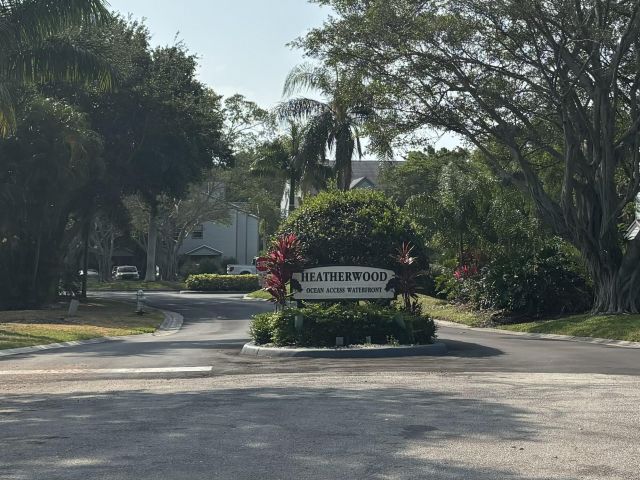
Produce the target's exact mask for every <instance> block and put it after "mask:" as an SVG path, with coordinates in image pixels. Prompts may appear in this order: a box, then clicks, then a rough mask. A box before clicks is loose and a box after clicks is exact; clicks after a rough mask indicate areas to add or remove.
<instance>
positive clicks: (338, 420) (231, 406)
mask: <svg viewBox="0 0 640 480" xmlns="http://www.w3.org/2000/svg"><path fill="white" fill-rule="evenodd" d="M1 404H2V410H1V411H0V429H1V430H2V432H3V435H2V437H1V438H0V464H2V466H3V472H4V475H7V477H6V478H11V479H15V480H22V479H47V480H53V479H64V480H74V479H82V480H84V479H87V478H108V479H114V480H118V479H130V478H136V479H140V480H144V479H158V478H163V479H174V478H175V479H212V478H216V479H249V478H262V479H282V478H327V479H337V478H362V479H383V478H384V479H386V478H393V479H399V480H408V479H423V478H429V479H445V480H454V479H455V480H458V479H465V478H468V479H474V480H475V479H479V480H481V479H491V480H494V479H505V478H522V476H521V472H519V471H513V470H512V467H509V465H511V466H513V465H514V464H513V462H512V461H511V462H510V461H504V460H505V459H504V458H503V457H505V456H507V457H516V458H517V455H519V452H518V450H513V449H510V447H509V446H510V445H514V444H516V445H517V444H519V443H522V442H529V445H531V444H532V443H537V442H539V441H540V440H539V438H538V436H537V434H536V431H535V430H534V427H533V425H532V423H531V422H530V418H531V415H532V413H531V412H528V411H526V410H523V409H518V408H514V407H512V406H510V405H507V404H506V403H501V402H499V401H497V400H496V401H487V400H478V399H470V398H464V397H461V396H459V395H456V394H451V393H442V392H438V391H434V390H430V389H428V388H425V389H420V390H417V389H408V388H387V387H385V388H372V389H363V388H362V387H358V388H350V387H348V386H346V387H343V388H315V387H311V388H310V387H296V386H292V387H286V388H284V387H283V388H274V387H268V388H213V389H207V388H204V387H200V388H196V389H191V390H187V391H181V392H178V393H171V392H167V391H165V390H163V389H157V390H153V391H136V390H134V391H118V392H109V393H99V394H94V393H91V392H86V393H82V392H80V393H74V394H59V395H11V396H5V397H4V398H2V401H1ZM467 446H468V447H470V449H469V450H467ZM471 447H473V448H471ZM478 448H480V449H481V450H480V457H478ZM452 449H454V450H452ZM474 449H475V450H474ZM452 452H454V453H452ZM492 455H493V458H494V461H493V462H492V463H491V465H493V466H487V463H486V462H481V461H480V460H482V459H486V457H487V456H492ZM509 460H513V458H510V459H509ZM481 463H482V465H481ZM501 465H502V466H501ZM516 465H517V463H516ZM547 473H548V471H547ZM526 478H528V479H530V480H536V479H539V480H541V479H543V478H548V476H545V475H544V474H540V476H527V477H526ZM554 478H569V477H554Z"/></svg>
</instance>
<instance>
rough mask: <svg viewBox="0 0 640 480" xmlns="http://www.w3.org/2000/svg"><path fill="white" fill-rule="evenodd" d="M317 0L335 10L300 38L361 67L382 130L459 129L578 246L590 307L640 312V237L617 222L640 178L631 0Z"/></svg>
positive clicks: (638, 73)
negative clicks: (592, 293) (549, 177)
mask: <svg viewBox="0 0 640 480" xmlns="http://www.w3.org/2000/svg"><path fill="white" fill-rule="evenodd" d="M320 3H323V4H328V5H331V6H333V7H334V8H335V10H336V15H335V16H334V17H333V18H332V19H331V20H330V21H328V22H327V23H326V24H325V25H324V26H323V27H322V28H320V29H317V30H314V31H312V32H311V33H310V34H309V35H308V36H307V37H306V38H304V39H302V40H300V42H299V45H301V46H303V47H304V48H306V50H307V53H309V54H311V55H317V56H319V57H321V58H323V59H325V60H327V61H329V62H331V63H332V64H338V65H342V66H343V68H351V69H353V70H354V71H355V72H357V73H358V74H361V75H363V76H365V77H366V80H367V83H368V85H369V87H370V90H371V92H372V95H373V96H374V97H375V100H374V103H375V106H376V107H377V108H378V109H379V111H381V112H384V114H385V116H386V119H387V122H386V126H387V127H388V128H387V132H391V133H407V132H413V131H416V130H418V131H419V129H421V128H423V127H438V128H442V129H445V130H449V131H453V132H456V133H458V134H460V135H462V136H464V137H465V138H466V139H467V140H468V141H469V142H471V143H472V144H473V145H475V146H476V147H477V148H478V149H479V150H480V151H482V152H483V154H484V157H485V160H486V162H487V164H488V165H489V166H490V167H491V169H492V170H493V171H494V173H495V174H497V175H498V176H499V177H501V178H502V179H503V180H505V181H507V182H509V183H511V184H513V185H515V186H516V187H517V188H519V189H520V190H521V191H523V192H525V193H526V194H527V195H529V196H530V198H531V199H532V200H533V202H534V204H535V207H536V209H537V212H538V214H539V215H540V217H541V218H542V219H543V220H544V221H545V222H546V223H547V224H548V225H549V226H550V227H551V228H552V229H553V231H554V232H555V233H556V234H557V235H560V236H561V237H563V238H565V239H566V240H568V241H569V242H571V243H572V244H573V245H575V246H576V247H577V248H578V250H579V251H580V252H581V254H582V256H583V257H584V259H585V261H586V262H587V264H588V267H589V271H590V274H591V277H592V279H593V282H594V284H595V290H596V303H595V307H594V308H595V310H596V311H599V312H611V313H619V312H638V311H639V309H640V270H639V269H638V264H639V262H640V236H638V237H637V238H636V239H635V240H631V241H625V240H624V238H623V233H622V232H621V231H620V229H619V227H618V223H619V221H620V219H621V216H622V214H623V211H624V209H625V208H628V207H627V205H628V204H629V203H630V202H633V201H634V199H635V198H636V195H637V194H638V191H639V186H640V135H639V132H640V95H639V93H640V68H639V67H640V60H639V59H640V42H638V37H639V36H640V2H638V1H626V0H612V1H601V0H593V1H585V2H576V1H569V0H559V1H553V2H552V1H548V0H532V1H528V2H521V1H518V0H495V1H492V2H486V1H483V0H455V1H452V0H451V1H443V2H439V1H438V2H436V1H423V0H403V1H393V2H388V1H384V0H366V1H365V0H320ZM381 131H383V129H381ZM550 169H558V170H560V172H561V177H562V180H561V188H560V189H559V192H557V193H556V191H557V190H556V188H555V186H554V185H552V184H549V183H547V182H546V181H545V176H544V175H545V172H547V171H549V170H550Z"/></svg>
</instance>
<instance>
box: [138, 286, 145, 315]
mask: <svg viewBox="0 0 640 480" xmlns="http://www.w3.org/2000/svg"><path fill="white" fill-rule="evenodd" d="M136 313H137V314H138V315H142V314H144V291H143V290H138V292H137V293H136Z"/></svg>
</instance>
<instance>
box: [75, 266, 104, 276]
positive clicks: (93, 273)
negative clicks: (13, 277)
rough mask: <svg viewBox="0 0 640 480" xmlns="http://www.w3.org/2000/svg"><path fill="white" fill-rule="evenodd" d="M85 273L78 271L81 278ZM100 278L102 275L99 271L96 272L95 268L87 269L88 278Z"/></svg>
mask: <svg viewBox="0 0 640 480" xmlns="http://www.w3.org/2000/svg"><path fill="white" fill-rule="evenodd" d="M83 273H84V272H83V271H82V270H79V271H78V275H80V276H82V275H83ZM99 276H100V273H99V272H98V271H97V270H95V269H93V268H87V278H92V277H93V278H96V277H99Z"/></svg>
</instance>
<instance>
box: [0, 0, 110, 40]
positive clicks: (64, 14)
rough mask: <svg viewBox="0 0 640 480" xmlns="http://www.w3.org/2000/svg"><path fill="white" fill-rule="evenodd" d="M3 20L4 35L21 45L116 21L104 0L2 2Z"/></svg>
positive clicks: (23, 0)
mask: <svg viewBox="0 0 640 480" xmlns="http://www.w3.org/2000/svg"><path fill="white" fill-rule="evenodd" d="M0 17H1V18H2V22H1V23H0V25H1V27H0V32H2V33H0V35H2V37H8V36H9V35H11V36H12V37H13V38H12V40H13V41H14V42H16V43H17V44H20V45H29V44H33V43H39V42H42V41H44V40H46V39H47V38H49V37H51V36H53V35H58V34H60V33H63V32H65V31H67V30H68V29H69V28H73V27H79V26H86V25H94V24H100V23H103V22H105V21H107V20H109V19H111V18H112V16H111V13H110V12H109V10H108V9H107V7H106V2H105V1H104V0H0ZM0 38H1V37H0ZM3 40H8V38H3Z"/></svg>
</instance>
